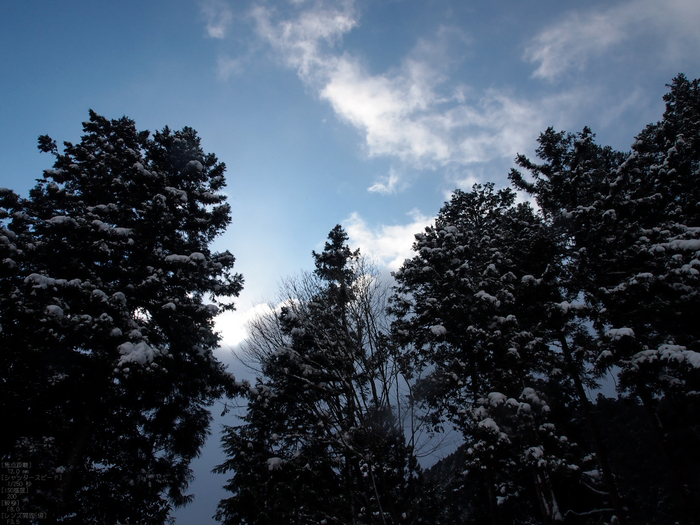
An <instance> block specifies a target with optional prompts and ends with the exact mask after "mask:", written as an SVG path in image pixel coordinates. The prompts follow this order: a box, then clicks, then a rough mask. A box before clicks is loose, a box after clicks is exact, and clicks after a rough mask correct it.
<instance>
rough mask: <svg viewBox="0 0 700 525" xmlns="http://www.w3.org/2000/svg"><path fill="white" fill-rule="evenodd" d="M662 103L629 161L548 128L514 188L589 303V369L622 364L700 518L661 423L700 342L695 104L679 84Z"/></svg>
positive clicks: (680, 398) (696, 368)
mask: <svg viewBox="0 0 700 525" xmlns="http://www.w3.org/2000/svg"><path fill="white" fill-rule="evenodd" d="M670 88H671V89H670V92H669V93H668V94H667V95H666V96H665V97H664V99H665V101H666V112H665V113H664V117H663V120H662V121H661V122H659V123H657V124H653V125H650V126H648V127H647V128H646V129H645V130H644V131H643V132H642V133H641V134H640V135H639V136H638V137H637V140H636V141H635V143H634V144H633V146H632V152H631V153H630V154H622V153H619V152H615V151H613V150H612V149H610V148H609V147H601V146H598V145H597V144H595V141H594V135H593V134H592V133H591V131H590V130H589V129H587V128H586V129H584V130H583V132H582V133H579V134H576V135H573V134H566V133H557V132H554V131H553V130H551V129H549V130H547V132H545V133H544V134H543V135H542V136H541V137H540V148H539V149H538V157H539V158H540V160H541V161H542V162H541V163H540V164H536V163H533V162H531V161H530V160H528V159H527V158H525V157H523V156H521V157H519V158H518V164H519V165H520V166H521V167H522V168H524V169H525V170H527V171H528V172H529V175H530V177H529V178H525V177H524V176H523V175H522V174H521V173H520V172H518V171H513V172H512V173H511V179H512V180H513V182H514V184H515V185H516V186H517V187H518V188H520V189H523V190H525V191H527V192H529V193H530V194H531V195H533V196H534V197H535V198H536V200H537V203H538V204H539V206H540V207H541V209H542V211H543V213H544V215H545V217H547V219H548V221H549V223H550V224H551V226H552V228H554V229H556V231H557V235H559V236H560V237H561V238H562V239H563V240H564V244H565V245H566V247H567V260H568V261H569V264H568V266H569V270H570V271H569V278H568V279H567V280H566V281H565V282H562V286H565V287H566V288H567V290H568V292H567V293H568V294H569V295H570V296H579V297H580V298H581V299H582V300H583V302H584V304H585V307H586V308H585V317H586V318H587V319H589V320H590V321H591V322H592V323H593V324H594V325H595V327H596V329H597V332H598V345H597V348H596V350H597V351H596V354H597V355H596V356H595V358H594V359H593V360H592V362H593V364H595V366H596V367H597V368H598V369H599V370H601V371H603V370H607V369H609V368H610V367H612V366H616V367H619V369H620V373H619V378H620V386H621V388H622V391H623V392H627V393H629V394H630V395H633V396H638V397H639V398H640V399H641V401H642V403H643V404H644V406H645V407H646V409H647V411H648V413H649V415H650V416H651V418H652V420H653V421H654V422H655V426H656V428H657V431H658V433H659V437H660V439H661V443H662V444H663V446H662V450H663V451H664V453H665V456H666V460H667V462H668V471H669V473H670V475H671V477H672V478H673V479H674V480H675V484H676V487H675V489H673V491H672V492H673V493H674V494H678V495H683V499H684V500H685V503H683V504H682V505H681V506H682V507H684V510H682V511H680V512H681V515H680V516H683V515H684V519H686V520H692V519H694V518H693V517H694V516H697V514H698V512H697V508H696V505H695V504H694V503H693V500H694V499H695V500H696V498H695V497H694V496H693V495H691V492H692V491H697V490H699V488H700V484H699V483H698V481H699V480H698V479H697V476H696V475H694V474H689V472H688V470H687V469H685V468H683V466H682V465H681V462H679V460H678V453H677V450H674V449H676V448H677V447H674V446H672V445H671V443H670V441H669V435H668V430H667V429H666V428H664V424H663V422H662V420H661V418H660V412H659V409H660V404H659V402H660V400H662V399H663V400H664V401H665V402H666V404H667V405H668V406H673V407H674V408H673V409H672V410H671V411H672V412H677V413H683V412H686V413H687V414H688V418H689V419H686V421H687V423H688V424H689V425H690V426H692V425H697V419H695V420H692V418H690V417H691V416H690V415H691V414H692V412H693V409H692V408H690V410H689V407H692V406H693V405H696V404H697V396H696V394H695V393H696V392H697V390H698V386H700V383H699V380H700V353H699V352H698V351H699V350H700V346H698V345H699V344H700V343H698V341H699V336H700V332H699V331H698V324H697V320H696V317H697V316H696V315H695V314H693V313H692V312H695V311H698V310H699V309H700V303H699V301H700V294H699V293H698V285H700V280H699V279H700V271H699V270H698V268H699V267H700V263H698V259H700V213H698V211H699V208H698V204H697V203H698V176H699V174H700V160H699V159H700V119H699V118H698V115H699V114H700V111H699V107H700V96H699V93H698V81H697V80H695V81H692V82H691V81H689V80H688V79H686V78H685V77H684V76H683V75H679V76H678V77H677V78H675V79H674V80H673V83H672V85H671V86H670Z"/></svg>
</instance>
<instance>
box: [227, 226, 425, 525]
mask: <svg viewBox="0 0 700 525" xmlns="http://www.w3.org/2000/svg"><path fill="white" fill-rule="evenodd" d="M346 242H347V234H346V233H345V232H344V231H343V229H342V228H341V227H340V226H336V227H335V228H334V229H333V230H332V231H331V232H330V234H329V240H328V242H327V243H326V246H325V248H324V250H323V252H321V253H313V256H314V259H315V264H316V270H315V271H314V272H313V273H309V274H303V275H302V276H301V277H299V278H297V279H292V280H290V281H287V283H286V285H285V286H284V287H283V289H282V297H281V299H282V301H283V302H282V306H281V307H279V308H278V309H276V310H274V311H273V312H272V313H271V314H270V315H268V316H266V317H263V318H261V319H258V320H257V321H255V322H254V323H253V324H252V325H251V327H250V329H251V332H252V333H251V338H250V340H249V343H248V348H247V350H248V353H249V355H250V356H251V357H252V358H253V361H254V363H256V365H257V366H259V367H260V369H259V371H260V374H261V375H260V377H259V378H258V379H257V382H256V384H255V385H254V386H253V385H250V386H249V387H248V390H247V394H246V398H247V401H248V407H247V412H246V413H245V415H244V416H243V417H242V424H240V425H238V426H229V427H227V428H226V433H225V437H224V447H225V449H226V451H227V454H228V457H229V459H228V460H227V461H226V463H224V464H222V465H221V466H220V467H218V469H217V470H218V471H219V472H233V477H232V478H231V479H230V480H229V482H228V484H227V486H226V488H227V489H228V490H229V491H230V492H232V496H231V497H230V498H228V499H226V500H224V501H222V502H221V504H220V506H219V513H218V515H217V518H218V519H219V520H221V521H223V522H224V523H231V524H232V523H410V522H415V521H416V515H417V514H418V510H419V509H418V507H417V505H416V504H417V502H418V501H419V496H420V495H419V494H418V492H417V489H416V487H417V485H418V482H419V477H418V474H419V472H418V466H417V463H416V459H415V457H414V456H413V452H412V447H411V446H410V444H409V443H407V442H406V439H405V436H404V428H403V422H402V420H401V413H400V410H399V407H398V406H396V405H395V404H394V402H393V401H392V398H393V397H394V396H395V395H396V389H397V388H398V387H399V386H400V385H399V382H400V381H401V378H400V377H399V375H398V374H399V371H398V369H397V366H396V363H395V359H394V357H395V356H394V353H393V348H392V347H391V345H390V344H389V341H388V339H387V338H386V335H387V334H388V327H386V326H385V322H384V312H383V310H384V306H385V304H384V303H385V290H384V288H383V287H382V286H381V284H380V283H379V282H378V281H377V279H376V276H375V275H373V274H372V272H371V269H370V268H369V267H368V265H367V263H366V261H365V260H364V259H362V258H361V256H360V254H359V251H351V250H350V249H349V248H348V246H347V244H346Z"/></svg>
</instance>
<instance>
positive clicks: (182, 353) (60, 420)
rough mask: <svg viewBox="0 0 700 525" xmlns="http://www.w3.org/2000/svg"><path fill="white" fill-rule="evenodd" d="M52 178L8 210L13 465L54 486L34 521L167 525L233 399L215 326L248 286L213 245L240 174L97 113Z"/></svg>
mask: <svg viewBox="0 0 700 525" xmlns="http://www.w3.org/2000/svg"><path fill="white" fill-rule="evenodd" d="M83 127H84V133H85V134H84V135H83V137H82V139H81V141H80V142H79V143H78V144H71V143H65V147H64V150H63V152H62V153H61V152H59V150H58V148H57V146H56V144H55V142H54V141H52V140H51V139H50V138H49V137H46V136H44V137H41V138H40V140H39V147H40V149H41V150H43V151H46V152H50V153H52V154H53V155H54V156H55V158H56V161H55V164H54V167H53V169H50V170H45V172H44V178H43V179H40V180H39V181H38V183H37V185H36V187H35V188H34V189H33V190H32V191H31V192H30V195H29V198H27V199H23V198H19V197H17V196H16V195H14V194H13V193H11V192H9V191H4V193H3V194H2V195H1V198H2V204H1V206H2V207H3V212H2V216H3V217H2V218H1V219H0V220H2V227H3V232H2V233H3V237H2V239H3V244H2V249H3V251H4V253H3V257H4V260H3V265H4V268H5V269H7V270H8V271H7V272H3V274H2V277H1V278H0V292H1V293H2V296H1V297H0V308H1V310H0V322H1V324H2V332H0V342H1V343H0V346H1V347H2V372H1V373H2V382H1V384H2V386H1V387H0V388H2V392H1V393H0V399H1V401H0V402H1V403H2V406H3V416H4V417H5V418H6V420H7V421H11V422H12V424H11V425H8V426H7V427H6V429H5V430H4V431H3V439H2V458H3V461H22V462H29V463H31V465H32V469H33V473H34V474H36V475H44V476H47V478H46V481H41V482H37V483H35V484H34V485H33V486H32V489H31V491H30V492H29V494H28V495H27V501H26V502H24V503H23V504H24V505H25V507H24V508H26V509H27V510H33V511H44V512H47V515H48V517H49V518H50V519H51V520H54V521H61V522H62V523H114V522H122V523H127V522H130V523H163V522H164V520H166V518H167V517H168V514H169V512H170V511H171V509H172V508H173V506H179V505H183V504H185V503H187V502H188V501H190V499H191V496H188V495H187V494H186V492H185V490H186V488H187V485H188V482H189V481H190V479H191V477H192V476H191V470H190V469H189V464H190V461H191V460H192V459H193V458H194V457H195V456H196V455H197V454H198V453H199V451H200V449H201V446H202V444H203V443H204V439H205V437H206V435H207V432H208V426H209V422H210V415H209V412H208V409H207V407H208V406H209V405H210V404H211V403H212V402H213V400H214V399H216V398H219V397H220V396H222V395H223V394H225V393H226V394H231V395H232V394H233V393H234V389H235V385H234V381H233V378H232V377H231V376H230V375H229V374H228V373H227V372H226V371H225V370H224V367H223V365H222V364H221V363H220V362H218V361H217V360H216V358H215V357H214V355H213V349H214V348H215V347H216V346H217V342H218V340H219V338H218V335H217V334H216V332H215V331H214V327H213V318H214V316H215V315H216V312H217V311H218V310H219V309H230V308H232V307H233V306H232V304H231V303H229V302H226V303H225V304H224V303H221V302H219V301H220V300H222V301H226V299H229V298H232V297H235V296H237V295H238V293H239V291H240V289H241V286H242V279H241V277H240V275H238V274H235V273H234V272H233V264H234V257H233V256H232V255H231V254H230V253H228V252H223V253H213V252H212V251H211V249H210V244H211V241H212V240H213V239H214V238H215V237H216V236H217V235H218V234H219V233H221V232H222V231H223V230H224V228H225V227H226V226H227V225H228V223H229V222H230V208H229V205H228V204H226V203H225V196H224V195H223V194H221V193H220V191H221V189H222V188H223V186H224V184H225V181H224V170H225V167H224V165H223V164H222V163H219V162H218V160H217V158H216V157H215V156H214V155H213V154H205V153H204V152H203V151H202V148H201V146H200V139H199V138H198V137H197V134H196V132H195V131H194V130H192V129H190V128H184V129H183V130H182V131H175V132H173V131H171V130H169V129H168V128H167V127H166V128H165V129H164V130H163V131H161V132H157V133H155V134H154V135H153V137H149V133H148V132H139V131H137V130H136V127H135V124H134V122H133V121H131V120H129V119H127V118H126V117H124V118H121V119H119V120H108V119H105V118H103V117H101V116H99V115H97V114H95V113H94V112H92V111H91V112H90V119H89V121H87V122H85V123H84V124H83Z"/></svg>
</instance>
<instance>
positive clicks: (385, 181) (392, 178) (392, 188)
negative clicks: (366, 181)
mask: <svg viewBox="0 0 700 525" xmlns="http://www.w3.org/2000/svg"><path fill="white" fill-rule="evenodd" d="M399 180H400V179H399V174H398V173H397V172H396V170H395V169H394V168H393V167H392V168H390V169H389V174H388V175H386V176H384V177H382V178H381V179H380V180H379V182H375V183H374V184H372V186H370V187H369V188H367V191H369V192H370V193H380V194H382V195H391V194H392V193H396V190H397V188H398V185H399Z"/></svg>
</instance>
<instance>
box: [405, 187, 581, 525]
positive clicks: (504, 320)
mask: <svg viewBox="0 0 700 525" xmlns="http://www.w3.org/2000/svg"><path fill="white" fill-rule="evenodd" d="M514 201H515V193H514V192H513V191H511V190H509V189H504V190H499V191H495V190H494V188H493V185H492V184H487V185H486V186H480V185H476V186H475V187H474V188H473V190H472V191H471V192H463V191H461V190H456V191H455V192H454V194H453V196H452V199H451V200H450V202H449V203H447V204H445V206H444V207H443V208H442V209H441V210H440V213H439V214H438V217H437V218H436V220H435V225H434V226H430V227H427V228H426V230H425V232H424V233H422V234H418V235H416V242H415V244H414V251H415V252H416V255H415V256H414V257H413V258H412V259H410V260H407V261H406V262H405V263H404V265H403V266H402V268H401V269H400V271H399V272H397V273H396V275H395V277H396V281H397V283H398V285H397V288H396V294H395V295H394V297H393V298H392V302H393V311H394V313H396V315H397V317H398V319H397V320H396V322H395V323H394V334H395V338H396V340H397V341H399V342H400V343H401V344H402V345H403V346H404V348H405V349H406V352H407V355H408V356H409V358H410V360H411V362H412V363H413V366H416V367H417V368H418V369H419V370H420V369H424V370H425V371H426V375H425V377H424V378H423V379H421V381H420V382H419V383H418V386H417V392H418V394H419V395H420V396H421V398H422V399H423V400H424V401H425V403H426V404H427V406H428V408H429V409H430V414H431V415H432V418H433V421H434V423H435V424H436V425H440V424H442V423H443V422H449V423H451V424H452V425H453V426H454V427H455V428H456V429H458V430H459V431H460V432H461V433H462V435H463V437H464V439H465V441H466V447H467V450H466V455H465V467H466V468H467V469H468V471H469V473H470V475H471V476H472V479H479V480H480V483H481V486H482V487H483V488H484V490H485V494H484V495H483V496H482V497H483V500H484V501H488V502H489V506H488V512H487V515H488V516H489V518H490V521H491V523H499V522H507V521H509V519H512V516H515V515H521V516H522V515H528V514H529V515H537V514H539V515H540V516H541V519H542V520H543V521H544V522H545V523H551V522H554V521H561V520H562V519H563V514H562V511H561V510H560V509H559V508H558V503H557V498H556V494H555V491H554V488H553V484H552V480H553V479H554V478H555V477H559V478H560V479H566V478H567V477H570V476H573V475H575V474H576V472H577V471H578V465H577V464H576V459H575V455H574V454H572V450H571V445H572V444H571V443H569V442H568V439H567V437H566V436H565V435H564V433H563V429H562V428H559V427H557V425H555V422H556V421H555V419H554V418H553V417H552V414H551V406H550V402H549V400H548V397H550V396H548V394H550V393H551V397H552V398H554V397H555V395H556V396H558V398H559V399H558V400H556V399H553V400H552V401H555V402H558V403H559V404H560V405H563V404H566V401H565V400H566V399H568V398H569V397H570V396H571V394H572V392H571V390H572V388H571V382H570V379H569V378H568V377H567V375H566V374H565V371H566V370H567V363H566V359H565V356H564V355H563V354H562V353H561V351H556V350H555V349H554V348H553V344H554V343H558V341H557V340H556V339H554V335H553V334H554V331H553V330H552V322H551V321H550V320H548V318H549V312H550V310H551V309H552V307H553V305H556V306H557V309H561V308H560V304H561V303H563V298H562V296H561V295H560V291H559V289H558V286H557V280H556V276H557V272H558V268H557V266H558V245H557V243H556V242H554V241H553V240H552V238H551V237H550V236H549V234H548V231H547V229H546V227H545V224H544V223H543V222H542V221H541V220H539V219H538V217H537V216H536V214H535V213H534V211H533V210H532V209H531V208H530V207H529V206H528V205H526V204H521V205H515V204H514ZM560 329H562V328H561V327H560ZM562 398H564V401H563V400H562ZM562 476H563V477H562ZM528 506H531V507H532V508H528Z"/></svg>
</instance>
